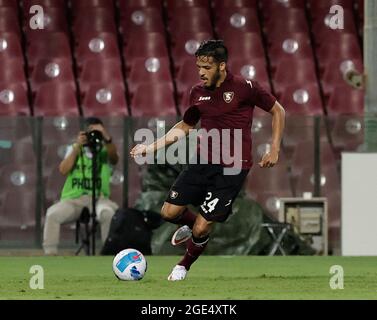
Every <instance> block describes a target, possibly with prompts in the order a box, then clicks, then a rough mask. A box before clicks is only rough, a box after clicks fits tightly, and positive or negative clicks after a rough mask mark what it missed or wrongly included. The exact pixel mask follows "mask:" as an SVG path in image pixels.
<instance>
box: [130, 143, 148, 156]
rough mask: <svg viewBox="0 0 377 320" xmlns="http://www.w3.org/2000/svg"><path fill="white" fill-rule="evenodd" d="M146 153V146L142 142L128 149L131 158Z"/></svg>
mask: <svg viewBox="0 0 377 320" xmlns="http://www.w3.org/2000/svg"><path fill="white" fill-rule="evenodd" d="M146 153H147V146H146V145H144V144H137V145H136V146H134V147H133V148H132V150H131V151H130V155H131V157H132V158H136V157H141V156H144V155H145V154H146Z"/></svg>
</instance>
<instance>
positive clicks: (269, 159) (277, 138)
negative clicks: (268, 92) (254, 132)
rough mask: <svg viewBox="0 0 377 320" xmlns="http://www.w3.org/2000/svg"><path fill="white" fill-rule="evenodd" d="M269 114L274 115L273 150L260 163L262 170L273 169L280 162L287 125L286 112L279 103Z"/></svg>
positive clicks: (276, 103)
mask: <svg viewBox="0 0 377 320" xmlns="http://www.w3.org/2000/svg"><path fill="white" fill-rule="evenodd" d="M269 113H270V114H271V115H272V142H271V150H270V152H267V153H266V154H265V155H264V156H263V158H262V160H261V161H260V162H259V166H260V167H262V168H266V167H267V168H270V167H273V166H274V165H275V164H276V163H277V162H278V159H279V152H280V144H281V139H282V137H283V131H284V125H285V110H284V108H283V107H282V105H281V104H280V103H279V102H277V101H276V102H275V104H274V106H273V107H272V108H271V110H270V111H269Z"/></svg>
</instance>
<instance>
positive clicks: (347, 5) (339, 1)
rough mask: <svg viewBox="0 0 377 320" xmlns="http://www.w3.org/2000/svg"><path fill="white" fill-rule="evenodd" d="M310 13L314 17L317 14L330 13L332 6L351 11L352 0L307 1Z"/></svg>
mask: <svg viewBox="0 0 377 320" xmlns="http://www.w3.org/2000/svg"><path fill="white" fill-rule="evenodd" d="M308 5H309V9H310V13H311V15H313V16H316V14H317V13H318V12H321V13H322V12H323V11H327V12H330V8H331V7H332V6H334V5H340V6H342V7H343V8H344V9H348V10H352V9H353V0H309V1H308Z"/></svg>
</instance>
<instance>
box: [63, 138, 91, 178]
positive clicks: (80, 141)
mask: <svg viewBox="0 0 377 320" xmlns="http://www.w3.org/2000/svg"><path fill="white" fill-rule="evenodd" d="M85 143H87V139H86V134H85V132H84V131H80V133H79V134H78V136H77V139H76V142H75V143H74V144H73V146H72V150H71V151H70V153H69V154H67V156H66V157H65V158H64V159H63V160H62V162H60V165H59V171H60V173H61V174H62V175H64V176H65V175H67V174H68V173H69V172H71V170H72V169H73V167H74V165H75V163H76V160H77V156H78V155H79V153H80V148H81V147H82V146H83V145H84V144H85Z"/></svg>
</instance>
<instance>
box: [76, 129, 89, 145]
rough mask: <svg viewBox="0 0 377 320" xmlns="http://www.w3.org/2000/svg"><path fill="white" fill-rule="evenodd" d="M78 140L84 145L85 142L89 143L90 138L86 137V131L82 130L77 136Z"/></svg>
mask: <svg viewBox="0 0 377 320" xmlns="http://www.w3.org/2000/svg"><path fill="white" fill-rule="evenodd" d="M76 142H77V143H78V144H79V145H80V146H83V145H84V144H87V143H88V139H87V138H86V134H85V131H80V133H79V134H78V136H77V139H76Z"/></svg>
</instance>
